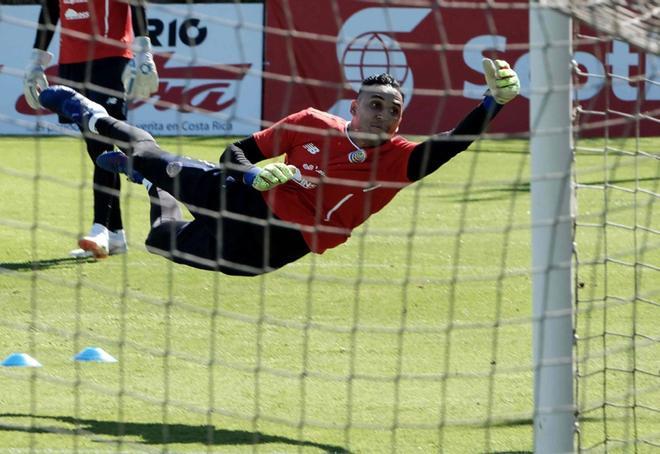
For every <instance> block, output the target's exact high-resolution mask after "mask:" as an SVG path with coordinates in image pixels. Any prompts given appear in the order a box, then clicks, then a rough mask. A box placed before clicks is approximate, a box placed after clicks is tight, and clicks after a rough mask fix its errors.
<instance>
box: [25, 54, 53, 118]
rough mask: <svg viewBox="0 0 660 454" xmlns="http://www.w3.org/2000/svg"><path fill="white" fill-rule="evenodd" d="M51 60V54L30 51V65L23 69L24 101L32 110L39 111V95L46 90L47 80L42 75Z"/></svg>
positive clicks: (44, 75)
mask: <svg viewBox="0 0 660 454" xmlns="http://www.w3.org/2000/svg"><path fill="white" fill-rule="evenodd" d="M52 59H53V54H51V53H50V52H46V51H45V50H41V49H32V55H31V56H30V63H29V64H28V65H27V68H25V77H24V78H23V94H24V95H25V100H26V101H27V103H28V104H29V105H30V107H32V108H33V109H35V110H36V109H40V108H41V104H39V93H41V92H42V90H45V89H46V88H48V80H47V79H46V74H45V73H44V71H45V68H46V66H48V64H49V63H50V61H51V60H52Z"/></svg>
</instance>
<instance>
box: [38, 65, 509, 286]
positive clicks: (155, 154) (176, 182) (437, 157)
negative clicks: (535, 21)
mask: <svg viewBox="0 0 660 454" xmlns="http://www.w3.org/2000/svg"><path fill="white" fill-rule="evenodd" d="M483 65H484V74H485V76H486V82H487V84H488V87H489V90H488V92H487V93H486V95H485V96H484V98H483V100H482V101H481V103H479V105H477V106H476V107H475V108H474V109H473V110H472V111H471V112H470V113H468V114H467V116H466V117H465V118H464V119H463V120H462V121H461V122H460V123H459V124H458V125H457V126H456V127H455V128H454V129H453V130H451V131H450V132H448V133H444V134H438V135H435V136H432V137H430V138H429V139H428V140H426V141H424V142H421V143H416V142H412V141H409V140H407V139H405V138H403V137H401V136H399V135H397V134H396V133H397V131H398V128H399V124H400V123H401V118H402V114H403V93H402V92H401V89H400V86H399V83H398V82H397V81H396V80H395V79H394V78H393V77H392V76H390V75H388V74H379V75H375V76H371V77H369V78H367V79H365V80H364V81H363V83H362V85H361V87H360V90H359V93H358V95H357V97H356V99H355V100H353V101H352V103H351V107H350V113H351V120H350V121H348V122H347V121H346V120H344V119H342V118H339V117H336V116H334V115H331V114H329V113H326V112H321V111H319V110H316V109H313V108H308V109H305V110H302V111H300V112H297V113H294V114H292V115H289V116H287V117H286V118H284V119H282V120H280V121H279V122H277V123H275V124H274V125H272V126H271V127H269V128H267V129H265V130H262V131H259V132H257V133H255V134H253V135H251V136H249V137H247V138H245V139H243V140H240V141H238V142H235V143H233V144H232V145H230V146H228V147H227V149H226V150H225V151H224V153H223V154H222V156H221V157H220V166H215V165H212V164H210V163H206V162H203V161H198V160H194V159H190V158H185V157H180V156H176V155H173V154H171V153H168V152H166V151H163V150H161V149H160V147H159V146H158V144H157V143H156V141H155V140H154V138H153V137H152V136H151V135H150V134H149V133H147V132H146V131H143V130H141V129H139V128H135V127H133V126H131V125H129V124H127V123H125V122H123V121H120V120H117V119H114V118H112V117H110V116H109V115H108V114H107V112H106V111H105V109H104V108H103V107H102V106H100V105H98V104H95V103H93V102H92V101H90V100H89V99H87V98H85V97H84V96H82V95H80V94H78V93H76V92H74V91H73V90H71V89H68V88H66V87H51V88H48V89H46V90H44V91H43V92H42V93H41V95H40V98H39V99H40V102H41V104H42V105H43V106H44V107H46V108H48V109H50V110H52V111H54V112H57V113H58V114H60V115H62V116H64V117H68V118H70V119H71V120H72V121H74V122H76V123H78V124H79V125H80V127H81V129H83V130H89V131H91V132H93V133H95V134H100V135H102V136H105V137H107V138H110V139H112V140H113V141H115V142H116V143H117V145H118V146H119V148H120V149H121V150H123V152H122V151H109V152H106V153H104V154H102V155H101V156H100V157H99V158H98V159H97V165H99V166H100V167H102V168H105V169H107V170H110V171H113V172H117V173H125V174H127V175H128V177H129V179H131V180H132V181H135V182H137V183H142V184H144V185H145V187H147V189H148V191H149V195H150V200H151V211H150V216H151V230H150V232H149V235H148V237H147V239H146V246H147V249H148V250H149V251H150V252H153V253H157V254H160V255H163V256H165V257H166V258H168V259H170V260H172V261H174V262H176V263H181V264H185V265H189V266H192V267H195V268H202V269H207V270H213V271H218V272H222V273H225V274H229V275H244V276H255V275H260V274H263V273H266V272H269V271H272V270H275V269H278V268H280V267H282V266H284V265H286V264H288V263H291V262H293V261H295V260H297V259H299V258H301V257H303V256H305V255H307V254H308V253H310V252H314V253H317V254H321V253H323V252H324V251H326V250H327V249H330V248H333V247H336V246H338V245H340V244H342V243H344V242H345V241H346V240H347V239H348V238H349V237H350V235H351V232H352V231H353V229H355V228H356V227H358V226H359V225H360V224H362V223H363V222H364V221H365V220H367V218H369V216H371V215H372V214H374V213H376V212H378V211H379V210H381V209H382V208H383V207H384V206H385V205H387V203H388V202H389V201H390V200H392V198H393V197H394V196H395V195H396V194H397V193H398V192H399V191H400V190H401V189H403V188H404V187H406V186H407V185H409V184H411V183H413V182H415V181H417V180H420V179H421V178H423V177H425V176H427V175H429V174H431V173H432V172H434V171H435V170H437V169H438V168H439V167H440V166H442V165H443V164H444V163H446V162H447V161H449V160H450V159H451V158H452V157H454V156H456V155H457V154H458V153H460V152H461V151H463V150H465V149H467V148H468V146H469V145H470V144H471V143H472V142H473V141H474V139H475V137H477V136H478V135H479V134H481V133H482V132H483V131H484V130H485V129H486V127H487V126H488V124H489V123H490V121H491V120H492V119H493V118H494V117H495V116H496V115H497V114H498V113H499V112H500V110H501V109H502V107H503V105H504V104H506V103H507V102H509V101H511V100H512V99H514V98H515V97H516V96H517V95H518V93H519V91H520V83H519V81H518V77H517V75H516V73H515V72H514V71H513V70H512V69H511V68H510V67H509V65H508V64H507V63H506V62H505V61H503V60H495V61H493V60H490V59H484V61H483ZM280 155H285V160H284V162H270V163H267V164H266V165H262V166H256V165H255V164H256V163H258V162H260V161H264V160H267V159H269V158H274V157H277V156H280ZM177 200H179V201H180V202H182V203H183V204H184V205H186V207H187V208H188V210H189V211H190V212H191V213H192V215H193V217H194V219H193V220H192V221H185V220H183V217H182V213H181V210H180V207H179V204H178V203H177Z"/></svg>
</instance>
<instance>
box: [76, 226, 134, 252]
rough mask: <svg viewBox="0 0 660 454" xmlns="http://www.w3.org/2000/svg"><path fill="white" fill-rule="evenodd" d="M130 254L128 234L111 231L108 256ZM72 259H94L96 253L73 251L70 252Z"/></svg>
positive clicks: (82, 250) (78, 249) (81, 250)
mask: <svg viewBox="0 0 660 454" xmlns="http://www.w3.org/2000/svg"><path fill="white" fill-rule="evenodd" d="M126 252H128V243H127V242H126V233H125V232H124V230H123V229H122V230H115V231H112V230H111V231H110V235H109V237H108V255H119V254H126ZM69 255H70V256H71V257H74V258H77V259H86V258H91V257H94V253H93V252H92V251H91V250H90V251H86V250H84V249H81V248H77V249H73V250H72V251H70V252H69Z"/></svg>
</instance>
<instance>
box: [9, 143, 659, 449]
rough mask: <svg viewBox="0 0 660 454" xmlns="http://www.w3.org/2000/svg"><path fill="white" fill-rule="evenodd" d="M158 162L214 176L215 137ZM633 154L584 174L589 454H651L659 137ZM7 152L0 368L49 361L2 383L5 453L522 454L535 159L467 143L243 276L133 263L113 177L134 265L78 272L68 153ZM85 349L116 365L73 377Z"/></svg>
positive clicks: (519, 150) (130, 203)
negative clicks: (390, 197) (181, 163)
mask: <svg viewBox="0 0 660 454" xmlns="http://www.w3.org/2000/svg"><path fill="white" fill-rule="evenodd" d="M161 144H162V145H163V148H165V149H169V150H171V151H174V152H177V153H181V154H184V155H187V156H195V157H199V158H203V159H207V160H210V161H216V160H217V157H218V154H219V152H220V151H221V150H223V149H224V146H225V141H223V140H220V139H191V138H181V139H179V140H175V139H168V140H162V141H161ZM585 144H586V145H590V146H593V147H594V148H598V147H599V146H600V147H601V148H602V144H599V143H597V142H585ZM636 146H638V147H639V149H640V150H644V151H646V152H651V153H655V154H654V155H653V154H652V155H651V156H644V155H639V154H638V155H637V156H636V157H635V156H631V155H626V154H621V153H617V152H615V151H613V152H611V153H609V154H608V157H607V158H604V157H603V154H602V153H592V152H589V151H581V152H580V153H579V155H578V157H577V161H576V168H577V178H578V181H579V182H580V183H583V184H586V185H588V186H589V188H585V189H581V190H579V191H578V194H579V196H578V203H579V205H578V210H579V211H578V213H579V217H578V220H579V222H580V227H578V234H577V243H578V251H579V255H578V260H579V262H580V267H579V269H578V282H579V285H578V287H579V288H578V301H579V304H578V311H579V315H578V318H577V329H578V334H579V335H580V341H579V342H578V350H577V357H578V359H579V360H580V361H579V363H578V370H579V372H580V373H581V374H582V375H584V377H583V378H581V379H580V381H579V384H578V385H579V386H578V396H577V397H578V404H579V406H580V408H581V409H582V410H583V415H582V417H581V427H582V432H581V437H580V443H581V446H582V447H584V448H589V447H593V448H594V449H595V450H596V451H605V450H609V451H613V452H653V451H654V450H655V449H657V446H658V444H659V443H660V429H659V428H660V412H659V410H658V407H660V405H659V402H660V378H659V376H660V339H659V332H658V328H657V326H658V320H660V309H659V307H660V306H659V305H658V294H659V293H660V284H659V283H660V278H659V276H658V274H659V273H658V267H659V265H660V241H659V240H660V238H659V236H658V227H659V226H660V210H659V207H658V206H657V205H658V200H657V194H658V192H659V190H658V181H659V178H660V171H659V169H660V166H659V162H660V161H658V154H657V153H658V149H660V139H642V140H641V142H640V143H639V144H638V145H635V144H634V143H633V142H632V141H628V142H625V143H619V144H617V147H620V148H625V149H626V150H631V149H635V147H636ZM0 149H2V162H1V163H0V186H1V188H2V191H1V193H2V199H1V202H0V358H4V357H5V356H6V355H8V354H9V353H11V352H29V353H30V354H31V355H32V356H34V357H35V358H37V359H38V360H39V361H40V362H41V363H42V364H43V366H44V367H43V368H39V369H21V368H0V452H24V451H25V450H28V449H31V450H34V451H36V452H56V451H57V452H69V451H75V450H78V451H85V452H105V451H112V452H117V451H120V452H143V451H144V452H151V451H162V450H168V451H171V452H194V451H197V452H205V451H210V452H222V453H243V452H264V453H284V452H304V453H316V452H354V453H381V452H394V451H396V452H402V453H408V452H419V453H427V452H438V451H442V452H449V453H484V452H489V453H490V452H500V453H505V452H509V453H511V452H531V450H532V448H533V440H532V432H533V427H532V416H533V415H532V411H533V375H532V358H531V344H532V334H531V322H530V316H531V296H530V295H531V275H530V262H531V259H530V254H531V251H530V229H529V224H530V220H529V211H530V193H529V175H528V172H529V153H528V144H527V142H525V141H480V142H478V143H476V144H474V145H473V146H472V148H471V151H470V152H466V153H464V154H463V155H461V156H459V157H457V158H455V159H454V160H453V161H451V162H450V163H449V164H447V165H446V166H445V167H443V168H441V169H440V170H439V171H438V172H436V174H434V175H433V176H432V177H429V178H428V179H426V180H424V181H423V182H422V183H418V184H416V185H413V186H411V187H410V188H408V189H406V190H404V191H403V192H402V193H401V194H400V195H399V196H398V198H396V199H395V200H394V202H393V203H392V204H391V205H390V206H388V207H387V208H386V209H384V210H383V211H382V212H381V213H379V214H377V215H375V216H374V217H372V219H371V220H370V221H369V222H368V224H366V225H365V226H363V227H361V228H360V229H359V230H358V231H356V232H355V234H354V236H353V238H352V239H351V240H350V241H349V242H348V243H347V244H345V245H342V246H340V247H338V248H336V249H334V250H332V251H329V252H327V253H326V254H324V255H322V256H310V257H307V258H305V259H304V260H301V261H299V262H297V263H295V264H292V265H289V266H287V267H285V268H284V269H282V270H279V271H277V272H275V273H272V274H269V275H266V276H264V277H258V278H235V277H227V276H223V275H219V274H214V273H210V272H205V271H199V270H194V269H191V268H187V267H183V266H179V265H173V264H171V263H170V262H168V261H166V260H164V259H162V258H160V257H157V256H154V255H150V254H148V253H147V252H146V250H145V248H144V246H143V243H142V241H143V240H144V238H145V236H146V233H147V230H148V221H147V219H148V201H147V198H146V194H145V192H144V189H143V188H142V187H141V186H137V185H132V184H130V183H128V182H126V183H125V184H124V186H123V191H122V196H123V199H122V202H123V211H124V222H125V227H126V230H127V233H128V236H129V242H130V251H129V253H128V254H127V255H125V256H115V257H111V258H109V259H107V260H103V261H99V262H94V261H76V260H73V259H70V258H68V256H67V253H68V251H69V249H71V248H73V247H74V245H75V241H76V238H77V236H78V235H79V234H81V233H83V232H86V231H87V229H88V228H89V226H90V224H91V188H90V184H91V177H90V175H91V163H90V161H89V159H88V157H87V155H86V152H85V150H84V145H83V144H82V142H80V141H79V140H76V139H73V138H47V139H40V140H38V139H34V138H3V139H0ZM605 182H607V185H604V183H605ZM598 185H600V186H601V187H600V189H598V188H597V187H598ZM86 346H98V347H102V348H104V349H105V350H106V351H108V352H109V353H111V354H112V355H114V356H115V357H116V358H118V359H119V362H118V363H117V364H80V363H75V362H73V361H72V360H71V358H72V356H73V355H74V354H75V353H77V352H78V351H80V350H81V349H82V348H83V347H86ZM606 353H607V354H606ZM631 371H634V372H635V373H632V372H631ZM635 438H636V439H638V440H641V441H639V442H638V443H637V444H635V445H632V444H628V445H623V446H622V445H620V444H619V443H618V442H617V440H631V439H635ZM653 443H655V445H653ZM654 446H655V447H654ZM656 452H657V451H656Z"/></svg>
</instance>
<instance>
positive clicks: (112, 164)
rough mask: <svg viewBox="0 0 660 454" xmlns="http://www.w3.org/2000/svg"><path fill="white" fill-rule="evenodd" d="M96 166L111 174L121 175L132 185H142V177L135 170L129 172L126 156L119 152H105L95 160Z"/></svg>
mask: <svg viewBox="0 0 660 454" xmlns="http://www.w3.org/2000/svg"><path fill="white" fill-rule="evenodd" d="M96 165H97V166H99V167H100V168H102V169H103V170H107V171H108V172H113V173H123V174H124V175H126V176H127V177H128V179H129V180H131V181H132V182H134V183H137V184H142V180H144V177H143V176H142V174H141V173H140V172H138V171H137V170H135V169H130V170H129V163H128V156H126V154H124V153H122V152H121V151H105V152H103V153H101V154H100V155H99V157H98V158H96Z"/></svg>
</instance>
